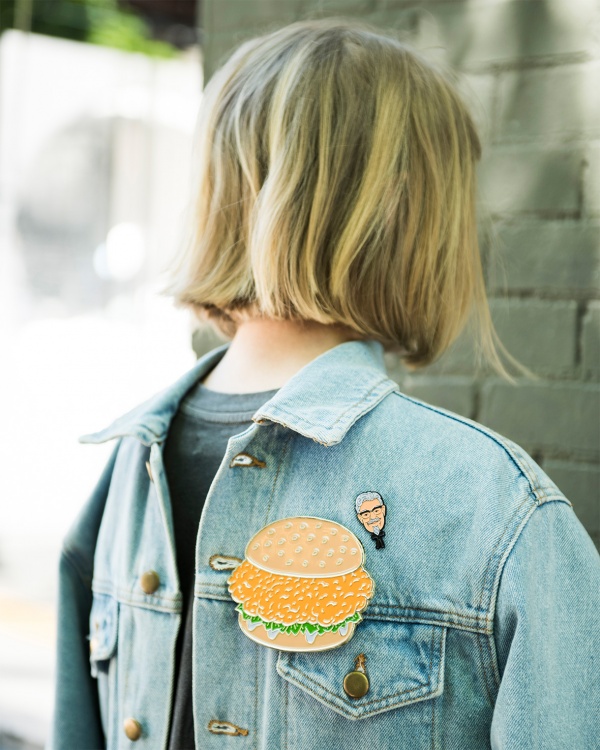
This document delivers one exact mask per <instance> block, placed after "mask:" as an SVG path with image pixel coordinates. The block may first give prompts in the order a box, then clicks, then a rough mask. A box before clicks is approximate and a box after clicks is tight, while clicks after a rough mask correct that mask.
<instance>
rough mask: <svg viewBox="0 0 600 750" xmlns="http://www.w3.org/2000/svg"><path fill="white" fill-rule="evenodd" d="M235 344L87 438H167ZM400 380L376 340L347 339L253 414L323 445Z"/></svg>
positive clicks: (335, 438)
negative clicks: (183, 404)
mask: <svg viewBox="0 0 600 750" xmlns="http://www.w3.org/2000/svg"><path fill="white" fill-rule="evenodd" d="M229 346H230V343H229V342H228V343H226V344H223V345H221V346H218V347H217V348H215V349H212V350H211V351H209V352H208V353H206V354H204V355H203V356H202V357H200V359H199V360H198V362H197V363H196V364H195V365H194V367H193V368H192V369H191V370H189V372H187V373H186V374H185V375H184V376H183V377H181V378H180V379H179V380H178V381H177V382H176V383H175V384H174V385H172V386H171V387H169V388H167V389H166V390H164V391H161V392H160V393H158V394H157V395H156V396H154V397H153V398H151V399H149V400H148V401H146V402H144V403H143V404H141V405H140V406H138V407H136V408H135V409H133V410H132V411H130V412H128V413H127V414H125V415H123V416H122V417H120V418H119V419H117V420H116V421H115V422H113V423H112V424H111V425H110V426H109V427H107V428H106V429H104V430H101V431H100V432H96V433H92V434H90V435H84V436H82V437H81V438H80V442H82V443H102V442H104V441H106V440H111V439H113V438H118V437H125V436H130V437H136V438H137V439H138V440H140V441H141V442H142V443H144V444H145V445H151V444H152V443H155V442H162V441H164V440H165V438H166V436H167V432H168V429H169V425H170V423H171V420H172V419H173V417H174V416H175V412H176V411H177V408H178V406H179V403H180V401H181V400H182V399H183V397H184V396H185V394H186V393H187V391H188V390H189V389H190V388H192V386H194V384H195V383H197V382H198V380H200V379H201V378H202V377H203V376H204V375H205V374H206V373H207V372H208V371H209V370H211V369H212V368H213V367H214V366H215V365H216V364H217V362H218V361H219V360H220V359H221V358H222V357H223V356H224V354H225V352H226V351H227V349H228V348H229ZM397 390H398V384H397V383H395V382H394V381H393V380H391V379H390V378H388V377H387V375H386V370H385V363H384V358H383V346H382V344H380V343H379V342H378V341H375V340H374V339H369V340H366V341H346V342H344V343H343V344H338V345H337V346H334V347H333V348H331V349H328V350H327V351H326V352H323V354H320V355H319V356H318V357H316V358H315V359H313V360H311V361H310V362H309V363H308V364H306V365H305V366H304V367H302V368H301V369H300V370H298V372H297V373H295V374H294V375H293V376H292V377H291V378H290V379H289V380H288V381H287V382H286V383H285V384H284V385H283V386H282V387H281V388H280V389H279V390H278V391H277V393H276V394H275V395H274V396H273V397H272V398H271V399H269V401H267V402H265V403H264V404H263V405H262V406H261V407H260V409H258V411H257V412H256V413H255V414H254V416H253V417H252V419H253V421H254V422H256V423H258V424H265V423H266V422H277V423H279V424H281V425H284V426H285V427H289V428H290V429H292V430H295V431H296V432H298V433H300V434H301V435H304V436H305V437H309V438H312V439H313V440H315V441H316V442H318V443H322V444H323V445H327V446H329V445H335V444H336V443H339V442H340V441H341V440H342V439H343V437H344V435H345V434H346V433H347V432H348V430H349V429H350V427H351V426H352V425H353V424H354V422H356V420H357V419H360V417H361V416H363V415H364V414H366V413H367V412H368V411H370V410H371V409H372V408H373V407H374V406H376V405H377V404H378V403H379V401H381V399H383V398H384V397H385V396H387V395H388V394H389V393H391V392H392V391H397Z"/></svg>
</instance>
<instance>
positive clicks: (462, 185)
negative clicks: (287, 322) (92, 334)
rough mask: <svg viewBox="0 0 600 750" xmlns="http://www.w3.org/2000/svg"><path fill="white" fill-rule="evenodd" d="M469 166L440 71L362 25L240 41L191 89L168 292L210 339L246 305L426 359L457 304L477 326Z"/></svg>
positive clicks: (304, 25) (457, 110) (295, 29)
mask: <svg viewBox="0 0 600 750" xmlns="http://www.w3.org/2000/svg"><path fill="white" fill-rule="evenodd" d="M480 156H481V146H480V141H479V138H478V135H477V132H476V129H475V126H474V124H473V121H472V118H471V116H470V114H469V112H468V110H467V108H466V107H465V105H464V103H463V102H462V100H461V98H460V97H459V95H458V93H457V92H456V90H455V88H454V86H453V85H452V82H451V80H450V78H449V76H448V75H447V74H445V73H444V72H443V71H442V70H441V69H439V68H438V67H437V66H436V65H435V64H433V63H431V62H428V61H427V60H426V59H425V58H424V57H423V56H422V55H421V54H420V53H419V52H417V51H415V50H413V49H411V48H410V47H409V46H408V45H406V44H405V43H403V42H400V41H398V40H397V39H394V38H392V37H389V36H386V35H385V34H384V33H381V32H379V31H378V30H376V29H374V28H373V27H371V26H369V25H367V24H364V23H362V22H358V21H349V20H345V19H331V18H329V19H322V20H309V21H303V22H298V23H294V24H291V25H289V26H286V27H284V28H281V29H279V30H277V31H275V32H272V33H269V34H266V35H263V36H260V37H257V38H254V39H251V40H250V41H246V42H245V43H243V44H242V45H241V46H240V47H239V48H238V49H237V50H236V51H235V52H234V53H233V54H232V55H231V57H230V58H229V59H228V60H227V61H226V62H225V64H224V65H223V66H222V67H221V68H220V69H219V70H218V71H217V72H216V73H215V75H214V76H213V77H212V79H211V80H210V81H209V83H208V85H207V87H206V89H205V92H204V98H203V102H202V105H201V112H200V117H199V121H198V130H197V136H196V153H195V159H196V162H195V166H196V169H197V175H196V187H195V191H194V195H193V200H192V204H191V207H190V216H189V224H188V235H187V237H186V241H185V246H184V248H183V250H182V253H181V256H180V259H179V264H178V267H177V269H176V272H175V275H174V283H173V285H172V286H171V289H170V291H171V292H172V293H173V294H174V295H175V297H176V299H177V300H178V302H179V303H181V304H185V305H190V306H192V307H193V308H195V309H196V310H197V311H198V312H200V313H201V314H203V315H204V316H208V317H209V318H212V319H213V320H214V321H216V322H217V324H218V325H219V327H220V328H221V330H223V331H224V332H226V333H227V334H231V332H232V330H233V328H232V321H231V318H230V317H229V314H230V313H231V312H232V311H234V310H239V309H247V310H250V311H252V312H253V313H254V314H256V315H261V316H267V317H273V318H284V319H290V318H292V319H306V320H315V321H318V322H321V323H326V324H327V323H335V324H341V325H343V326H348V327H349V328H350V329H352V331H354V332H358V333H359V334H360V335H361V336H364V337H365V338H374V339H377V340H379V341H381V342H382V343H383V344H384V346H385V348H386V349H387V350H388V351H398V352H400V353H401V355H402V357H403V359H404V361H405V362H406V363H407V364H408V365H409V366H414V367H418V366H422V365H425V364H428V363H429V362H431V361H433V360H434V359H436V358H437V357H438V356H439V355H440V354H441V353H442V352H443V351H444V350H445V349H446V348H447V347H448V346H449V345H450V344H451V343H452V341H453V340H454V339H455V338H456V336H457V335H458V333H459V332H460V330H461V329H462V327H463V326H464V323H465V321H466V319H467V317H468V315H469V313H470V311H471V310H472V309H473V306H474V305H475V307H476V308H477V309H478V311H479V312H480V318H481V320H483V321H484V325H483V329H484V331H485V330H486V328H487V326H488V324H489V325H490V326H491V323H490V322H489V311H488V307H487V299H486V295H485V286H484V280H483V273H482V268H481V260H480V255H479V247H478V241H477V229H476V216H475V202H476V164H477V161H478V159H479V158H480ZM488 330H489V329H488Z"/></svg>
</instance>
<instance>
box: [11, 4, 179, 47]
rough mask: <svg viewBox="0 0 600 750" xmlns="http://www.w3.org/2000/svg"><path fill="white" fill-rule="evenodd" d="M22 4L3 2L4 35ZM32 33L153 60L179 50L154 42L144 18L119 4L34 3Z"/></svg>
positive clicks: (32, 8)
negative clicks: (149, 57)
mask: <svg viewBox="0 0 600 750" xmlns="http://www.w3.org/2000/svg"><path fill="white" fill-rule="evenodd" d="M20 1H22V0H0V31H2V30H3V29H6V28H14V26H15V18H16V16H17V13H16V6H17V5H18V3H19V2H20ZM31 2H32V7H31V31H33V32H35V33H38V34H47V35H49V36H57V37H61V38H63V39H74V40H76V41H83V42H90V43H91V44H100V45H103V46H106V47H113V48H116V49H120V50H125V51H127V52H140V53H142V54H144V55H150V56H152V57H163V58H167V57H173V56H175V55H176V53H177V50H176V48H175V47H173V46H172V45H171V44H168V43H167V42H162V41H158V40H155V39H151V32H150V28H149V26H148V24H147V23H146V22H145V21H144V19H143V18H141V17H140V16H138V15H136V14H135V13H132V12H130V11H126V10H123V9H121V8H119V7H118V4H117V0H31Z"/></svg>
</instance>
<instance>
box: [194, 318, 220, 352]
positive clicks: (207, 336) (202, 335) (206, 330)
mask: <svg viewBox="0 0 600 750" xmlns="http://www.w3.org/2000/svg"><path fill="white" fill-rule="evenodd" d="M226 341H227V339H226V338H225V337H223V336H220V335H219V334H218V333H217V331H216V330H215V329H214V328H213V327H212V326H211V325H210V324H209V323H204V324H202V325H201V326H200V327H199V328H196V330H195V331H194V332H193V333H192V349H193V350H194V354H195V355H196V357H198V359H200V357H202V356H204V355H205V354H206V353H207V352H209V351H210V350H211V349H214V348H215V347H217V346H221V345H222V344H224V343H225V342H226Z"/></svg>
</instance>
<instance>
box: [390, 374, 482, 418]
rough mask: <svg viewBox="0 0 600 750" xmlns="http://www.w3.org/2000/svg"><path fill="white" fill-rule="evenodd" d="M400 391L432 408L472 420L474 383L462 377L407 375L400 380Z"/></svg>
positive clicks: (470, 379)
mask: <svg viewBox="0 0 600 750" xmlns="http://www.w3.org/2000/svg"><path fill="white" fill-rule="evenodd" d="M400 390H401V391H402V392H403V393H406V395H407V396H413V397H414V398H418V399H420V400H421V401H426V402H427V403H428V404H433V405H434V406H441V407H442V409H448V410H449V411H453V412H455V413H456V414H461V415H462V416H464V417H468V418H469V419H472V418H473V416H474V408H475V381H474V380H473V379H472V378H462V377H446V378H444V377H429V376H427V375H408V376H406V377H404V378H403V379H402V382H401V383H400Z"/></svg>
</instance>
